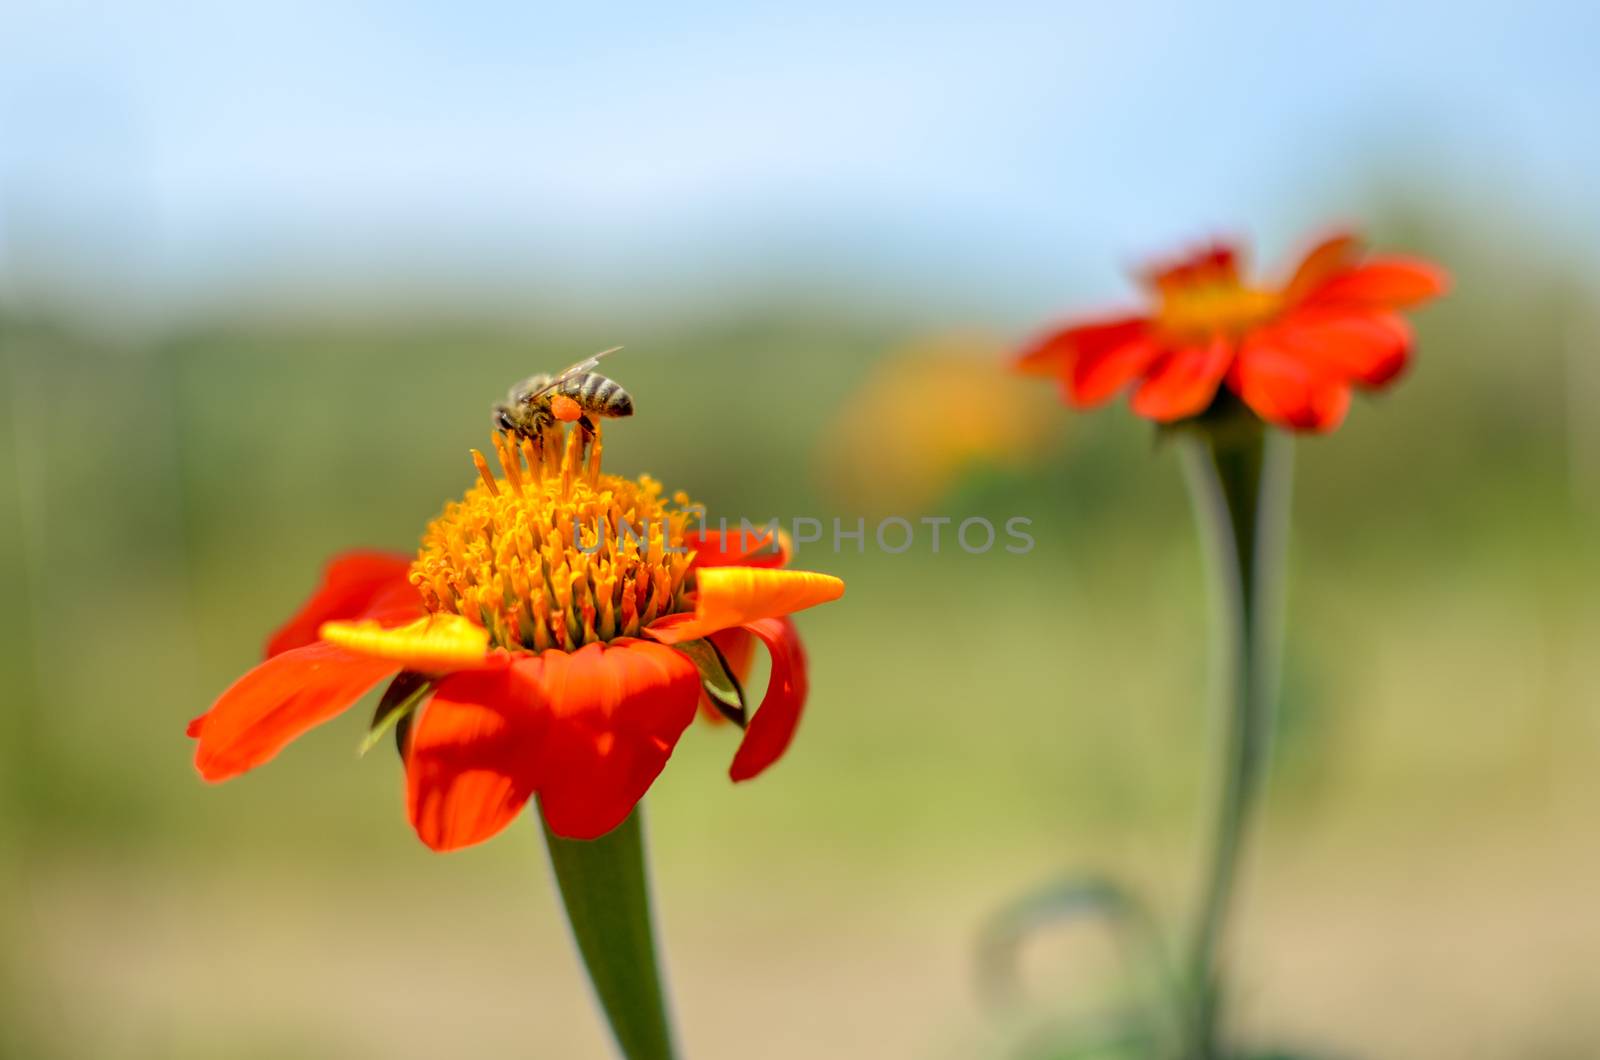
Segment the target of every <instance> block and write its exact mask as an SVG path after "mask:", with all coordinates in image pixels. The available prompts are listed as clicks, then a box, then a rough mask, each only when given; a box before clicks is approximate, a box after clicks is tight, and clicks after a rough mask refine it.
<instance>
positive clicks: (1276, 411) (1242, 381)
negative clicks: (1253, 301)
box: [1228, 336, 1350, 431]
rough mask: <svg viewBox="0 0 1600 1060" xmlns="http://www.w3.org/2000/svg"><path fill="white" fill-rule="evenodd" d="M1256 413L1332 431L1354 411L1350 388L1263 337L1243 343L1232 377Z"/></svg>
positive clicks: (1289, 425)
mask: <svg viewBox="0 0 1600 1060" xmlns="http://www.w3.org/2000/svg"><path fill="white" fill-rule="evenodd" d="M1228 385H1229V386H1230V387H1232V388H1233V390H1234V392H1235V393H1237V394H1238V395H1239V397H1241V398H1243V399H1244V403H1245V404H1246V405H1249V406H1250V407H1251V408H1252V409H1254V410H1255V412H1256V415H1258V416H1260V417H1261V418H1262V419H1264V420H1266V421H1267V422H1268V423H1273V424H1276V425H1278V426H1279V427H1283V428H1286V429H1288V430H1297V431H1331V430H1333V429H1334V428H1335V427H1337V426H1339V424H1340V423H1342V422H1343V421H1344V416H1345V413H1346V412H1348V411H1349V409H1350V387H1349V385H1348V384H1346V383H1345V382H1344V381H1343V380H1341V379H1339V378H1337V377H1336V376H1333V375H1330V374H1329V373H1327V372H1326V371H1324V370H1321V369H1319V367H1318V366H1317V365H1316V364H1315V363H1313V362H1309V361H1307V360H1306V359H1304V358H1302V357H1296V356H1294V355H1293V354H1290V353H1286V352H1284V351H1283V350H1281V349H1278V348H1277V347H1275V346H1273V345H1271V344H1270V342H1269V341H1268V340H1267V339H1266V338H1265V337H1264V336H1263V337H1260V338H1256V339H1252V340H1250V341H1247V342H1246V343H1245V347H1244V349H1243V350H1241V351H1240V353H1239V359H1238V361H1237V362H1236V363H1235V364H1234V367H1233V371H1232V373H1231V374H1230V375H1229V377H1228Z"/></svg>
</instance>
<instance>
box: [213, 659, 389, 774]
mask: <svg viewBox="0 0 1600 1060" xmlns="http://www.w3.org/2000/svg"><path fill="white" fill-rule="evenodd" d="M399 671H400V664H399V663H397V662H391V661H389V660H387V659H371V658H368V657H366V656H364V655H357V654H355V653H354V652H349V651H345V650H344V649H343V648H337V647H335V646H333V645H332V644H308V645H306V646H305V647H303V648H293V649H290V650H289V651H285V652H282V653H280V654H278V655H274V656H273V657H272V658H270V659H268V660H267V661H266V662H264V663H262V664H261V665H259V666H257V667H256V668H255V669H253V670H251V671H250V672H249V673H247V674H245V675H244V676H243V677H241V678H239V680H237V681H235V682H234V683H233V686H232V687H230V688H229V689H228V690H227V691H226V692H224V693H222V695H221V697H219V698H218V699H217V702H216V703H215V705H213V706H212V708H211V709H210V710H208V711H207V712H206V713H204V714H202V715H201V716H200V717H198V718H196V719H194V721H192V722H190V723H189V730H188V731H189V735H190V736H192V737H195V738H196V739H198V740H199V741H200V745H199V746H198V747H196V748H195V753H194V764H195V768H196V769H198V770H199V771H200V775H201V776H202V777H204V778H205V779H206V780H209V781H219V780H227V779H228V778H229V777H233V776H237V775H239V774H240V773H243V772H244V771H245V770H247V769H254V768H255V767H256V766H258V765H260V764H261V763H263V762H266V761H268V760H270V759H271V758H272V757H273V756H275V755H276V754H277V753H278V752H279V751H281V750H283V748H284V747H285V746H286V745H287V744H288V743H289V741H291V740H293V739H294V738H295V737H296V736H299V735H300V734H301V733H303V732H305V731H306V730H308V729H310V728H312V727H314V726H317V725H320V724H322V723H323V722H325V721H327V720H328V719H329V718H332V717H333V716H335V715H336V714H339V713H341V712H342V711H344V710H345V709H346V708H347V707H349V706H350V705H351V704H352V703H354V702H355V701H356V700H358V699H360V698H361V697H362V696H363V695H364V694H366V692H367V690H368V689H370V688H371V687H372V686H373V685H375V684H377V683H378V682H379V681H381V680H382V679H383V678H385V677H388V676H389V675H390V674H394V673H398V672H399Z"/></svg>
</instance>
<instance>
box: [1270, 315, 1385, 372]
mask: <svg viewBox="0 0 1600 1060" xmlns="http://www.w3.org/2000/svg"><path fill="white" fill-rule="evenodd" d="M1263 339H1264V341H1266V342H1268V343H1269V344H1270V345H1272V346H1275V347H1277V348H1278V349H1281V350H1282V351H1283V352H1285V353H1287V354H1291V355H1293V356H1296V357H1300V358H1303V359H1305V360H1306V361H1308V362H1310V363H1312V364H1316V365H1318V366H1320V367H1321V368H1323V369H1325V370H1326V371H1327V372H1329V373H1330V374H1332V375H1335V376H1338V377H1341V378H1345V379H1350V380H1353V381H1355V382H1359V383H1361V384H1363V385H1365V386H1369V387H1377V386H1382V385H1383V384H1385V383H1387V382H1389V381H1390V380H1392V379H1394V378H1395V377H1396V376H1398V375H1399V374H1400V373H1401V372H1402V371H1404V370H1405V367H1406V363H1407V361H1408V360H1409V359H1410V353H1411V328H1410V326H1409V325H1407V324H1406V322H1405V321H1404V320H1402V319H1401V318H1400V317H1398V316H1396V315H1395V314H1393V313H1368V314H1353V313H1340V314H1321V313H1301V314H1295V315H1292V316H1290V317H1289V318H1288V319H1286V320H1285V321H1284V322H1283V323H1282V324H1280V325H1278V326H1276V327H1274V328H1272V329H1271V331H1270V333H1269V334H1268V335H1264V336H1263Z"/></svg>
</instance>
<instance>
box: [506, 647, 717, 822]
mask: <svg viewBox="0 0 1600 1060" xmlns="http://www.w3.org/2000/svg"><path fill="white" fill-rule="evenodd" d="M513 669H515V670H516V671H517V672H518V673H520V674H522V675H524V676H525V677H526V678H527V679H528V680H529V681H530V682H531V683H532V684H534V685H535V686H536V687H537V688H538V701H539V702H540V703H541V704H542V709H544V710H546V711H548V713H549V716H550V725H549V728H548V730H547V732H546V736H545V739H544V746H543V747H542V748H541V750H540V753H539V758H538V763H537V766H536V776H537V781H538V789H539V805H540V808H541V809H542V810H543V811H544V819H545V821H546V823H547V824H549V826H550V829H551V831H553V832H555V833H556V834H557V835H562V836H566V837H568V838H569V839H594V838H596V837H598V836H602V835H604V834H605V833H607V832H609V831H611V829H613V828H615V827H616V826H617V825H619V824H621V823H622V821H623V819H624V818H626V817H627V816H628V814H629V813H631V812H632V811H633V807H634V805H635V804H637V803H638V801H639V800H640V799H641V798H642V797H643V796H644V793H645V792H646V791H647V790H649V788H650V785H651V784H652V783H653V782H654V781H655V779H656V776H657V775H659V774H660V772H661V770H662V768H663V767H664V766H665V765H666V764H667V758H668V757H669V756H670V755H671V754H672V749H673V747H674V746H676V744H677V742H678V737H679V736H681V735H682V734H683V730H684V729H685V728H686V727H688V725H689V723H690V722H691V721H693V720H694V714H695V704H696V702H697V701H698V700H699V697H700V672H699V671H698V670H696V669H695V665H694V663H692V662H690V661H689V659H688V657H687V656H685V655H683V654H681V653H679V652H676V651H673V650H672V649H671V648H668V647H666V646H665V645H661V644H656V643H653V642H651V641H645V640H632V639H628V638H621V639H618V640H613V641H610V642H609V643H606V644H586V645H584V646H583V647H582V648H579V649H578V650H577V651H575V652H572V653H570V654H569V653H566V652H559V651H547V652H545V653H544V654H542V655H540V656H538V657H536V658H531V659H526V660H523V661H521V662H519V663H517V664H516V666H515V667H514V668H513Z"/></svg>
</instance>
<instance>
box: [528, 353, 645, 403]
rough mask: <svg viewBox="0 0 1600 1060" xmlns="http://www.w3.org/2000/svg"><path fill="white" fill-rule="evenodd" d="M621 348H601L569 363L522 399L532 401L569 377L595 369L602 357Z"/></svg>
mask: <svg viewBox="0 0 1600 1060" xmlns="http://www.w3.org/2000/svg"><path fill="white" fill-rule="evenodd" d="M620 349H622V347H621V346H613V347H611V348H610V349H609V350H601V351H600V352H599V353H597V354H595V355H594V356H592V357H585V358H584V359H583V360H581V361H579V362H578V363H577V364H574V365H569V366H568V367H566V368H563V369H562V370H561V371H559V372H557V373H556V374H555V376H554V378H552V379H551V380H550V381H549V382H548V383H546V384H545V385H544V386H541V387H540V388H539V389H537V390H533V391H529V392H528V393H526V394H524V395H523V396H522V400H523V401H532V400H533V399H534V398H536V397H539V396H540V395H542V394H548V393H550V391H552V390H554V389H555V388H556V387H558V386H560V385H561V384H562V383H564V382H566V381H567V380H568V379H571V378H572V377H573V376H575V375H582V374H583V373H584V372H588V371H593V370H594V367H595V365H597V364H599V363H600V358H602V357H604V356H606V355H607V354H610V353H616V352H617V351H618V350H620Z"/></svg>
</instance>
